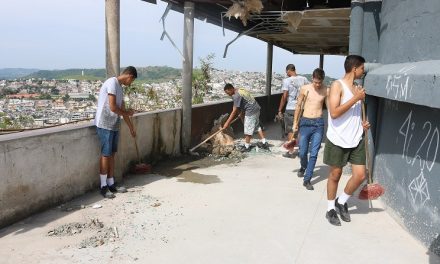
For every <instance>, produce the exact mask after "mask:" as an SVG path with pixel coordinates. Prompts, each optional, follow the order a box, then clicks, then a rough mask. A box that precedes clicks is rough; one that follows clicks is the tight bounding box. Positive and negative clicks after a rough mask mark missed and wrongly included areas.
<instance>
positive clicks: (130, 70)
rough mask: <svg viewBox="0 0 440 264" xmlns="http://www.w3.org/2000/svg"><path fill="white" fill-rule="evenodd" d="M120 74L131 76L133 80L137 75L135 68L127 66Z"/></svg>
mask: <svg viewBox="0 0 440 264" xmlns="http://www.w3.org/2000/svg"><path fill="white" fill-rule="evenodd" d="M122 74H128V75H131V76H133V77H134V78H135V79H136V78H137V77H138V73H137V70H136V68H135V67H133V66H128V67H127V68H125V69H124V71H123V72H122Z"/></svg>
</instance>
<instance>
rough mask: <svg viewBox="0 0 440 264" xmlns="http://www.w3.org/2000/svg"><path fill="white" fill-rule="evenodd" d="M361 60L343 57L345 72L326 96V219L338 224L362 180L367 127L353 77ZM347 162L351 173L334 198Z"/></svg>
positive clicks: (360, 94) (359, 90)
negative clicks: (342, 188) (364, 134)
mask: <svg viewBox="0 0 440 264" xmlns="http://www.w3.org/2000/svg"><path fill="white" fill-rule="evenodd" d="M364 63H365V59H364V58H363V57H361V56H358V55H349V56H347V58H346V59H345V62H344V68H345V75H344V77H343V78H342V79H339V80H337V81H335V82H333V83H332V85H331V87H330V92H329V98H328V128H327V134H326V135H327V140H326V143H325V148H324V163H325V164H327V165H329V166H330V173H329V176H328V179H327V200H328V208H327V213H326V218H327V220H328V221H329V222H330V224H332V225H337V226H339V225H341V222H340V220H339V217H338V215H337V212H336V210H337V211H338V212H339V214H340V216H341V219H342V220H343V221H345V222H350V221H351V218H350V214H349V212H348V205H347V200H348V199H349V198H350V197H351V195H352V194H353V192H354V191H355V190H356V189H357V188H358V187H359V186H360V185H361V184H362V182H363V181H364V180H365V158H366V156H365V146H364V138H363V137H362V135H363V133H364V130H367V129H369V128H370V124H369V123H368V121H362V111H361V109H362V108H361V107H362V102H363V100H364V98H365V89H363V88H362V87H358V86H357V85H356V84H355V82H354V81H355V80H356V79H359V78H361V77H362V76H363V74H364ZM347 162H350V163H351V169H352V176H351V177H350V179H349V180H348V182H347V184H346V186H345V188H344V191H343V192H342V194H341V195H339V197H338V198H337V199H336V200H335V198H336V192H337V190H338V183H339V179H340V178H341V175H342V168H343V167H344V166H345V165H346V164H347Z"/></svg>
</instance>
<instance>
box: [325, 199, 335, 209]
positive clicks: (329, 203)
mask: <svg viewBox="0 0 440 264" xmlns="http://www.w3.org/2000/svg"><path fill="white" fill-rule="evenodd" d="M327 203H328V205H327V212H328V211H330V210H331V209H333V210H335V200H327Z"/></svg>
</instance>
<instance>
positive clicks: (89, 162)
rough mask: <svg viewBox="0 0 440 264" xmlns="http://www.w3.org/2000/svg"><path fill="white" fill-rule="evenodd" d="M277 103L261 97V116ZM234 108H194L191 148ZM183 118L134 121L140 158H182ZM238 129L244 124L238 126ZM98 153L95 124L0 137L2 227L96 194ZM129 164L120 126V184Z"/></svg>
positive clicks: (130, 147) (177, 114) (128, 144)
mask: <svg viewBox="0 0 440 264" xmlns="http://www.w3.org/2000/svg"><path fill="white" fill-rule="evenodd" d="M279 99H280V94H276V95H273V96H271V97H270V99H268V98H267V97H265V96H261V97H258V98H257V100H258V102H259V103H260V105H261V106H262V116H267V117H273V116H274V115H275V112H276V109H278V103H279ZM268 100H269V101H268ZM269 103H270V104H269ZM231 110H232V103H231V101H225V102H220V103H211V104H203V105H197V106H194V108H193V112H192V131H193V133H192V145H196V144H197V143H198V142H199V140H200V136H201V135H202V134H203V133H205V132H207V131H209V130H210V128H211V126H212V123H213V120H214V119H216V118H218V117H219V116H220V115H222V114H225V113H230V112H231ZM181 116H182V110H181V109H171V110H166V111H156V112H148V113H143V114H138V115H136V116H135V117H133V123H134V126H135V128H136V134H137V137H136V140H137V144H138V147H139V152H140V153H139V154H140V157H141V158H145V159H153V160H154V159H158V158H163V157H170V156H177V155H180V154H181V139H180V132H181ZM235 126H236V128H239V127H238V126H241V125H240V124H239V122H237V123H236V124H235ZM99 155H100V149H99V141H98V136H97V135H96V128H95V126H94V125H93V124H92V123H88V124H79V125H70V126H65V127H55V128H46V129H41V130H33V131H28V132H21V133H15V134H9V135H2V136H0V182H1V183H2V184H0V228H1V227H4V226H6V225H9V224H12V223H14V222H16V221H18V220H21V219H23V218H25V217H27V216H29V215H31V214H33V213H36V212H39V211H41V210H43V209H46V208H49V207H51V206H54V205H58V204H60V203H63V202H66V201H68V200H71V199H73V198H74V197H77V196H79V195H81V194H84V193H86V192H87V191H90V190H98V185H99V177H98V172H99ZM131 162H137V154H136V148H135V144H134V141H133V138H132V137H131V135H130V132H129V130H128V127H127V125H126V124H125V123H124V122H122V124H121V130H120V137H119V145H118V153H117V155H116V161H115V178H116V180H121V178H122V175H123V174H124V173H126V172H127V171H128V170H129V165H130V163H131Z"/></svg>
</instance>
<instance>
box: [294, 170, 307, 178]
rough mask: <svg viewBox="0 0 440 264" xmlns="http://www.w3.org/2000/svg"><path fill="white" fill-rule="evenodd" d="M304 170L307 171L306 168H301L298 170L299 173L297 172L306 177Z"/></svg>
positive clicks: (299, 175) (298, 174)
mask: <svg viewBox="0 0 440 264" xmlns="http://www.w3.org/2000/svg"><path fill="white" fill-rule="evenodd" d="M304 172H306V169H304V168H300V169H299V170H298V173H297V174H296V175H297V176H298V177H300V178H302V177H304Z"/></svg>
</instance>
